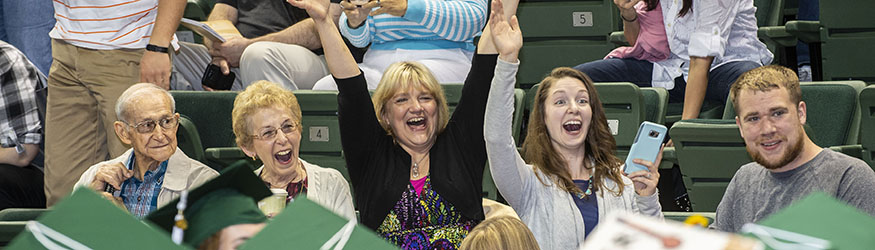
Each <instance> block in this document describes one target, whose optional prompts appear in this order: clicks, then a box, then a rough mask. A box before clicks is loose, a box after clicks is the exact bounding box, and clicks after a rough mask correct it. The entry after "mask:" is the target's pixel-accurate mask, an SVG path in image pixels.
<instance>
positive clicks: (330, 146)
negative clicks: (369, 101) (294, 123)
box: [294, 90, 349, 180]
mask: <svg viewBox="0 0 875 250" xmlns="http://www.w3.org/2000/svg"><path fill="white" fill-rule="evenodd" d="M294 92H295V97H297V98H298V103H300V105H301V114H302V115H303V116H302V118H301V122H302V124H303V126H302V127H301V129H302V130H301V148H300V151H299V154H300V157H301V159H304V160H306V161H308V162H310V163H313V164H316V165H319V166H321V167H326V168H333V169H337V170H338V171H340V173H341V174H343V177H344V178H346V179H347V180H349V173H348V172H347V170H346V161H345V160H344V159H343V153H342V151H343V147H342V146H341V143H340V123H338V120H337V92H336V91H315V90H296V91H294Z"/></svg>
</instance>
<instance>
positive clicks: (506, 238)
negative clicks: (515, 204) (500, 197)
mask: <svg viewBox="0 0 875 250" xmlns="http://www.w3.org/2000/svg"><path fill="white" fill-rule="evenodd" d="M459 249H463V250H468V249H505V250H513V249H520V250H539V249H540V247H538V241H537V240H535V235H534V234H532V231H530V230H529V228H528V227H526V224H523V222H522V221H520V220H519V219H517V218H514V217H512V216H499V217H495V218H491V219H487V220H484V221H483V222H480V225H477V226H476V227H474V229H472V230H471V232H468V236H467V237H465V239H464V240H463V241H462V246H461V247H460V248H459Z"/></svg>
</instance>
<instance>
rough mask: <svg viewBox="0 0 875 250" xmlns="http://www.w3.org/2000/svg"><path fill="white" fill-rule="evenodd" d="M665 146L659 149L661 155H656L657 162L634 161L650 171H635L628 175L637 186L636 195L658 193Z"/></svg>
mask: <svg viewBox="0 0 875 250" xmlns="http://www.w3.org/2000/svg"><path fill="white" fill-rule="evenodd" d="M664 148H665V145H662V147H660V148H659V154H658V155H656V161H655V162H649V161H645V160H642V159H634V160H632V161H633V162H635V163H636V164H641V165H644V166H646V167H647V169H648V170H640V171H635V172H632V173H630V174H629V175H627V176H626V177H629V179H632V183H634V184H635V193H638V195H640V196H651V195H653V193H656V184H658V183H659V163H660V162H662V149H664Z"/></svg>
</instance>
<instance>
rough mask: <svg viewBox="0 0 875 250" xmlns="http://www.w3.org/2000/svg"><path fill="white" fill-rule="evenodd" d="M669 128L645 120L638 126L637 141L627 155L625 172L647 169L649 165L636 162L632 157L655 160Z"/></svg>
mask: <svg viewBox="0 0 875 250" xmlns="http://www.w3.org/2000/svg"><path fill="white" fill-rule="evenodd" d="M666 131H667V129H666V128H665V126H662V125H659V124H656V123H652V122H643V123H641V125H640V126H638V134H637V135H635V141H634V142H632V148H631V149H630V150H629V156H628V157H626V169H625V170H624V172H626V173H627V174H628V173H632V172H635V171H639V170H647V167H646V166H644V165H640V164H635V163H633V162H632V159H642V160H647V161H651V162H653V161H655V160H656V156H657V155H659V148H660V147H662V140H663V138H665V133H666Z"/></svg>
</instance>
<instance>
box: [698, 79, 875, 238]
mask: <svg viewBox="0 0 875 250" xmlns="http://www.w3.org/2000/svg"><path fill="white" fill-rule="evenodd" d="M730 95H731V98H732V104H733V105H735V111H736V114H737V115H738V116H736V117H735V123H736V124H738V129H739V132H741V137H743V138H744V142H745V144H747V152H748V153H749V154H750V156H751V157H752V158H753V159H754V161H755V162H751V163H748V164H746V165H744V166H742V167H741V168H740V169H739V170H738V172H736V173H735V176H733V177H732V181H731V182H730V183H729V186H728V187H727V188H726V193H725V194H724V195H723V200H721V201H720V205H719V206H717V220H716V222H715V224H714V227H715V228H717V229H720V230H723V231H728V232H737V231H738V230H739V229H741V227H742V226H743V225H744V224H745V223H755V222H757V221H759V220H761V219H763V218H765V217H768V216H769V215H770V214H772V213H774V212H776V211H778V210H781V209H783V208H785V207H787V206H788V205H790V203H793V202H794V201H796V200H799V199H802V198H803V197H805V196H806V195H808V194H809V193H812V192H815V191H822V192H826V193H828V194H831V195H833V196H835V197H836V198H837V199H839V200H843V201H845V202H847V203H848V204H850V205H852V206H854V207H857V208H858V209H860V210H862V211H864V212H866V213H868V214H870V215H873V216H875V192H873V190H875V172H873V171H872V169H871V168H870V167H869V165H867V164H866V163H864V162H863V161H861V160H859V159H856V158H852V157H850V156H847V155H844V154H841V153H837V152H834V151H832V150H830V149H828V148H820V147H818V146H817V145H816V144H814V142H812V141H811V139H810V138H809V137H808V134H806V132H805V129H803V125H804V124H805V122H806V118H807V116H806V111H807V107H806V105H805V102H804V101H802V93H801V90H800V88H799V79H798V78H797V76H796V73H794V72H793V71H792V70H790V69H788V68H785V67H781V66H765V67H761V68H757V69H754V70H751V71H748V72H747V73H745V74H743V75H741V77H740V78H739V79H738V81H736V82H735V83H734V84H733V85H732V89H731V91H730Z"/></svg>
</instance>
